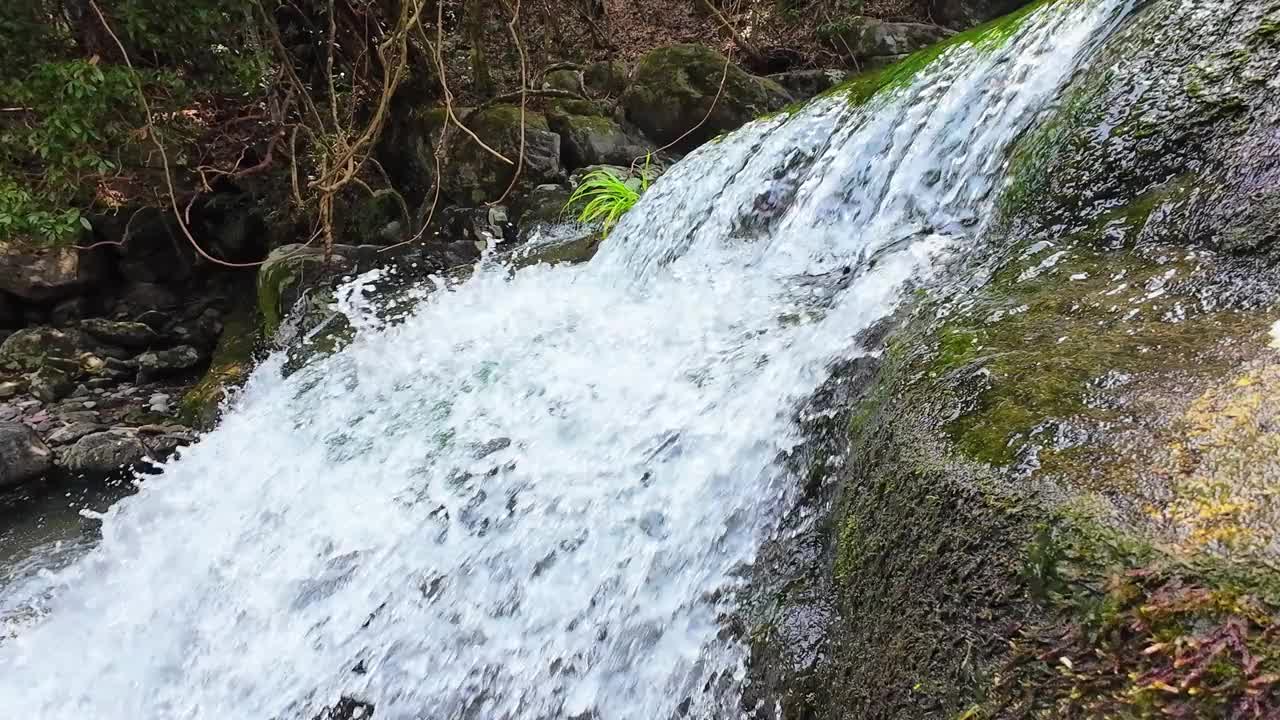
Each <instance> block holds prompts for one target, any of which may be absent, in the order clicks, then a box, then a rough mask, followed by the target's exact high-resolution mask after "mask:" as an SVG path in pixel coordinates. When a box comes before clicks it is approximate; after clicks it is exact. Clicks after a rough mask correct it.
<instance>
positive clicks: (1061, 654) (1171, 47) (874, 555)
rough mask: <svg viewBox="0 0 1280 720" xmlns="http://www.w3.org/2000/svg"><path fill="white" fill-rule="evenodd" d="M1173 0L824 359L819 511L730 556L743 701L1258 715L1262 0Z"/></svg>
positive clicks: (808, 451)
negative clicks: (737, 563) (952, 278)
mask: <svg viewBox="0 0 1280 720" xmlns="http://www.w3.org/2000/svg"><path fill="white" fill-rule="evenodd" d="M1188 7H1189V4H1187V3H1183V2H1180V1H1179V0H1163V1H1161V2H1155V3H1151V4H1149V5H1147V6H1146V7H1145V8H1144V9H1142V10H1141V11H1140V12H1139V13H1138V14H1137V15H1136V16H1135V17H1134V18H1133V19H1132V20H1131V21H1130V22H1129V24H1128V25H1127V26H1126V27H1125V28H1124V29H1123V30H1122V31H1120V32H1119V33H1117V34H1116V35H1115V36H1113V37H1112V38H1110V39H1109V40H1108V41H1107V43H1106V45H1105V46H1104V47H1103V48H1102V50H1101V51H1100V54H1099V55H1098V56H1097V57H1096V58H1095V59H1094V60H1093V61H1091V62H1090V64H1089V66H1088V67H1087V69H1086V70H1085V71H1084V72H1083V73H1081V74H1080V75H1079V76H1077V78H1076V79H1075V80H1074V81H1073V83H1072V85H1071V87H1070V88H1069V90H1068V92H1067V93H1066V95H1065V97H1064V99H1063V102H1062V103H1061V106H1060V108H1059V109H1058V110H1057V111H1056V112H1055V114H1054V115H1053V116H1052V117H1050V118H1049V119H1048V121H1047V122H1046V123H1045V124H1044V125H1043V126H1042V127H1041V128H1040V129H1039V130H1037V131H1034V132H1032V133H1030V134H1028V135H1027V136H1026V137H1024V138H1023V140H1022V141H1021V142H1020V143H1019V145H1018V147H1017V148H1016V150H1015V159H1014V162H1013V165H1012V169H1011V177H1010V180H1011V183H1010V184H1009V186H1008V187H1007V188H1006V189H1005V190H1004V193H1003V197H1002V199H1001V201H1000V203H999V213H998V217H996V218H995V219H994V221H993V222H992V224H991V225H990V226H989V232H988V233H986V235H985V240H986V242H985V243H984V245H983V246H982V247H981V248H980V249H978V250H976V251H975V252H974V253H973V254H972V255H971V256H970V257H969V258H968V259H967V260H966V261H965V262H964V263H961V267H960V268H959V273H958V274H959V276H960V277H963V278H965V282H961V283H959V284H958V285H957V284H942V285H940V286H938V287H934V288H928V289H925V290H922V291H921V292H919V293H918V294H917V295H915V296H914V298H913V299H912V300H911V302H910V303H909V306H908V307H907V308H904V309H903V310H902V311H901V312H900V313H899V315H898V316H897V317H896V318H894V319H893V321H892V322H891V323H889V324H887V325H886V326H885V327H879V328H877V329H876V331H875V332H873V333H869V334H868V335H867V336H865V337H863V338H861V342H862V344H863V345H864V346H866V347H869V348H871V349H874V350H878V352H877V353H876V354H875V355H873V356H872V357H871V358H868V359H866V360H865V361H863V362H861V363H859V364H857V365H856V367H851V368H843V369H840V370H839V371H838V372H837V376H836V378H835V379H834V380H833V381H832V383H831V385H830V388H829V390H830V392H833V393H834V392H837V390H838V392H839V393H840V394H841V396H842V397H843V398H844V399H843V400H839V399H838V400H837V401H835V402H832V403H829V406H828V407H827V408H824V409H825V410H828V412H826V413H822V414H815V415H818V416H821V417H823V418H824V420H823V425H822V427H820V428H817V429H812V428H811V429H810V430H811V432H810V435H811V438H812V440H811V443H810V446H809V447H806V448H803V449H802V451H801V452H799V453H798V454H797V462H798V463H799V465H800V467H799V470H801V471H806V472H808V473H809V474H808V475H806V477H810V478H811V480H810V482H809V485H810V486H811V487H813V488H815V489H814V490H813V491H812V495H813V497H814V499H813V501H812V502H813V504H814V505H816V506H817V508H818V513H819V514H820V515H821V514H822V513H824V512H825V513H826V514H825V517H826V518H827V520H826V522H825V523H824V524H821V525H819V526H818V527H817V528H814V529H812V530H810V531H808V532H805V533H803V534H800V535H798V536H797V537H796V538H793V539H792V540H790V541H788V542H787V543H782V544H781V545H782V546H781V547H777V548H766V552H765V553H763V555H762V563H761V565H760V570H759V571H758V572H760V573H761V574H762V575H763V576H764V579H763V581H762V582H761V583H760V585H761V587H763V588H766V591H765V592H764V594H763V595H762V596H761V597H759V598H757V599H756V601H755V603H754V604H753V606H752V611H753V612H752V615H751V626H750V628H749V630H748V637H749V638H750V641H751V646H752V651H753V661H752V665H753V667H752V670H751V672H752V676H753V677H754V678H755V679H756V682H754V683H753V689H752V695H751V697H750V698H749V701H752V702H760V703H761V704H762V705H767V706H768V707H770V708H773V709H771V710H769V711H768V713H767V715H768V716H769V717H786V718H798V717H809V718H838V717H839V718H843V717H857V718H886V719H887V718H894V719H901V718H968V719H971V720H972V719H973V718H1048V717H1053V718H1085V719H1093V718H1098V719H1100V718H1157V717H1185V718H1193V717H1194V718H1228V717H1267V716H1268V715H1271V714H1275V713H1277V712H1280V569H1278V568H1280V542H1277V537H1280V532H1278V529H1280V495H1278V494H1277V493H1276V492H1275V491H1274V488H1275V487H1276V486H1277V485H1280V461H1277V450H1278V449H1280V433H1278V432H1277V431H1276V427H1277V425H1276V418H1277V416H1278V415H1280V310H1278V309H1277V308H1280V267H1278V266H1277V262H1276V259H1275V257H1274V243H1273V241H1272V240H1271V239H1269V238H1271V237H1272V236H1271V235H1270V233H1271V232H1273V230H1272V228H1273V225H1271V224H1269V223H1272V222H1274V216H1270V217H1269V218H1268V216H1264V215H1262V214H1261V213H1256V212H1251V211H1250V207H1251V202H1253V203H1257V202H1259V198H1261V202H1263V203H1264V206H1265V201H1266V198H1267V197H1268V196H1269V195H1268V192H1267V188H1268V187H1274V183H1269V182H1268V178H1274V177H1275V175H1274V173H1276V172H1277V171H1280V154H1277V153H1276V152H1275V150H1274V148H1275V146H1274V138H1275V137H1277V135H1276V128H1277V127H1280V116H1278V115H1277V111H1276V109H1277V108H1280V102H1278V101H1280V98H1278V97H1277V93H1278V92H1280V86H1277V85H1276V84H1275V83H1274V82H1273V81H1272V79H1273V78H1275V77H1277V76H1280V37H1277V36H1278V35H1280V34H1278V33H1276V32H1275V31H1274V28H1275V27H1277V25H1276V24H1275V20H1276V19H1277V18H1280V0H1250V1H1249V2H1243V3H1237V4H1234V5H1233V6H1232V7H1231V8H1228V9H1225V10H1224V11H1223V12H1222V13H1201V12H1191V11H1188ZM1227 58H1233V59H1234V60H1233V61H1232V62H1224V61H1225V60H1226V59H1227ZM1205 72H1211V73H1213V77H1214V83H1213V90H1212V92H1210V91H1209V90H1208V89H1207V88H1206V87H1205V86H1204V85H1201V84H1198V83H1197V82H1195V79H1196V78H1197V77H1201V76H1202V75H1203V73H1205ZM1262 78H1266V80H1262ZM1250 199H1252V201H1251V200H1250ZM1257 223H1262V224H1261V225H1260V226H1259V225H1258V224H1257ZM1245 225H1247V226H1248V227H1250V228H1254V229H1253V230H1249V231H1241V230H1240V228H1241V227H1242V226H1245ZM1259 227H1260V231H1259V230H1258V228H1259ZM1244 236H1247V237H1248V238H1249V240H1250V241H1249V242H1232V238H1240V237H1244ZM831 468H839V469H838V470H831ZM778 578H781V580H779V579H778ZM795 648H802V649H804V652H801V653H797V652H796V651H795ZM774 709H778V710H781V712H780V713H776V712H775V711H774Z"/></svg>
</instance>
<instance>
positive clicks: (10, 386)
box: [0, 380, 25, 400]
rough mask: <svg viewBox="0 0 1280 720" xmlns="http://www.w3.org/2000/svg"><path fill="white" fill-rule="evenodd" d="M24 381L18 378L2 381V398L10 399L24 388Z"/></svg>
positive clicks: (0, 390)
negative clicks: (17, 379) (19, 380)
mask: <svg viewBox="0 0 1280 720" xmlns="http://www.w3.org/2000/svg"><path fill="white" fill-rule="evenodd" d="M24 389H25V388H24V385H23V383H20V382H17V381H16V380H6V381H4V382H0V400H8V399H9V398H11V397H14V396H16V395H17V394H18V393H20V392H22V391H23V390H24Z"/></svg>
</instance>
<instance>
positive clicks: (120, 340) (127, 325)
mask: <svg viewBox="0 0 1280 720" xmlns="http://www.w3.org/2000/svg"><path fill="white" fill-rule="evenodd" d="M80 329H81V330H84V331H85V332H87V333H89V334H90V335H92V336H93V337H95V338H97V339H99V340H101V341H102V342H105V343H108V344H111V345H119V346H121V347H126V348H145V347H148V346H149V345H151V344H152V343H153V342H155V341H156V339H157V335H156V332H155V331H154V330H152V329H151V328H150V327H148V326H146V325H144V324H143V323H140V322H124V321H118V320H107V319H105V318H91V319H89V320H82V321H81V322H80Z"/></svg>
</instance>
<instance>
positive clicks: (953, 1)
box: [929, 0, 1032, 30]
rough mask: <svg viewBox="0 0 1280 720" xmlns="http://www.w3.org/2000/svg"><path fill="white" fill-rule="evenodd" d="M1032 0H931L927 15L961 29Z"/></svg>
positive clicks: (995, 16) (1009, 11) (1027, 3)
mask: <svg viewBox="0 0 1280 720" xmlns="http://www.w3.org/2000/svg"><path fill="white" fill-rule="evenodd" d="M1031 1H1032V0H931V2H930V3H929V16H930V17H931V18H933V20H934V21H935V22H938V23H940V24H942V25H946V26H947V27H951V28H955V29H958V30H962V29H964V28H969V27H973V26H974V25H979V24H981V23H984V22H987V21H988V20H994V19H995V18H998V17H1000V16H1001V15H1007V14H1008V13H1011V12H1013V11H1014V10H1017V9H1018V8H1020V7H1022V6H1024V5H1029V4H1030V3H1031Z"/></svg>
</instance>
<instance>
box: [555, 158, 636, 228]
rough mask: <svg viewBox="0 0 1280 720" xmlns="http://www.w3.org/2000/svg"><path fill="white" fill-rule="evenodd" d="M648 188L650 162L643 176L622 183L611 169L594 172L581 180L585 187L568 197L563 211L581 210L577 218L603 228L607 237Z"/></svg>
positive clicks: (582, 186) (579, 188) (579, 187)
mask: <svg viewBox="0 0 1280 720" xmlns="http://www.w3.org/2000/svg"><path fill="white" fill-rule="evenodd" d="M648 189H649V162H648V160H647V159H646V161H645V166H644V169H643V170H641V171H640V176H639V177H637V178H631V179H629V180H623V179H622V178H621V177H618V175H617V174H615V173H614V172H613V171H612V170H609V169H607V168H602V169H600V170H593V171H591V172H589V173H587V174H586V176H585V177H583V179H582V184H581V185H579V186H578V187H577V189H576V190H574V191H573V194H572V195H570V196H569V201H568V202H566V203H565V204H564V212H566V213H568V212H572V208H574V207H578V208H579V209H578V211H577V215H576V217H577V219H578V222H581V223H596V222H599V223H600V225H601V232H602V233H603V234H604V235H608V234H609V231H610V230H612V229H613V226H614V225H617V224H618V220H620V219H621V218H622V216H623V215H625V214H626V212H627V211H628V210H630V209H631V208H632V207H633V206H634V205H635V204H636V202H637V201H638V200H639V199H640V196H641V195H642V194H643V193H644V192H645V191H646V190H648Z"/></svg>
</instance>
